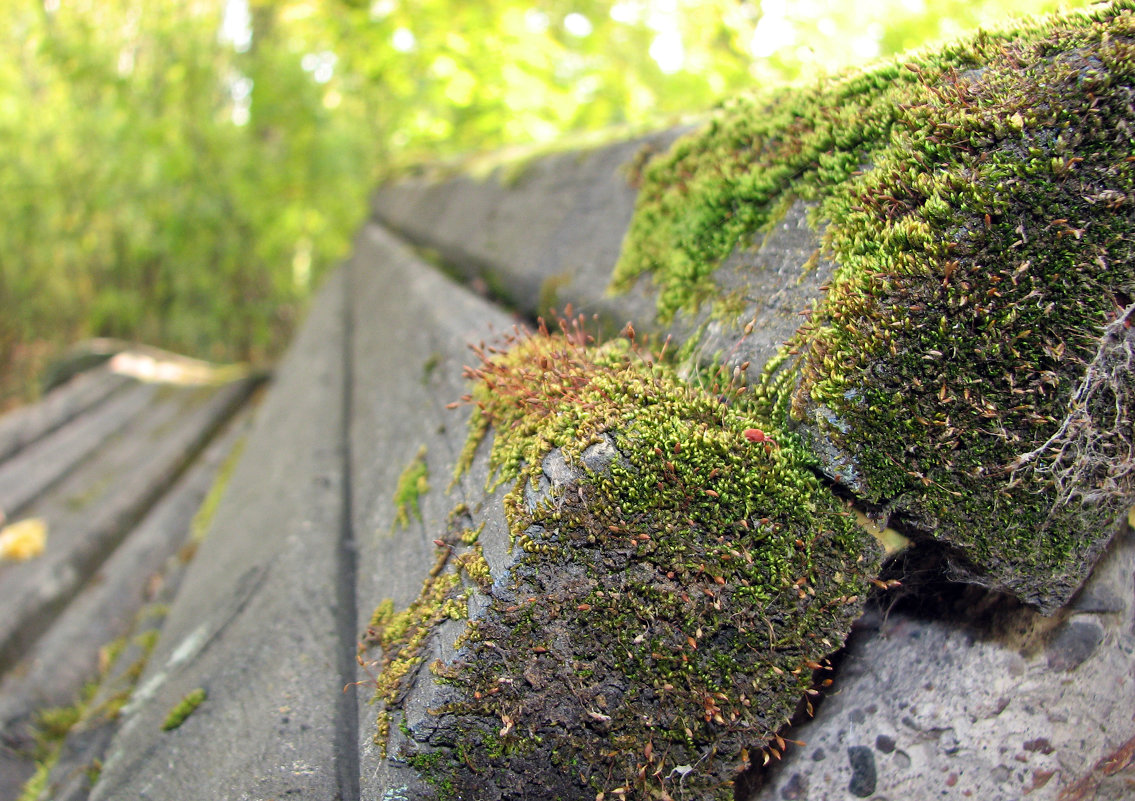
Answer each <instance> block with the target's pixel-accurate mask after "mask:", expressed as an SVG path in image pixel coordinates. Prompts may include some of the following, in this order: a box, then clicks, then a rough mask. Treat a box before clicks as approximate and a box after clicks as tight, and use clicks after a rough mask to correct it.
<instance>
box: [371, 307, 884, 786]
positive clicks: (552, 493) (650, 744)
mask: <svg viewBox="0 0 1135 801" xmlns="http://www.w3.org/2000/svg"><path fill="white" fill-rule="evenodd" d="M511 344H512V347H511V348H510V349H508V350H507V351H505V352H498V353H496V354H485V361H484V363H483V364H482V365H481V367H480V368H478V369H477V370H475V371H474V373H475V376H476V378H477V381H478V383H477V384H476V385H475V388H474V390H473V392H472V393H471V396H470V401H471V402H473V403H474V404H475V411H474V414H473V418H472V422H471V437H470V442H471V447H472V448H475V447H476V446H477V443H478V442H480V441H481V440H482V439H483V438H484V437H485V436H486V435H487V434H488V433H489V432H490V431H491V432H492V434H493V438H492V446H491V452H490V456H489V462H490V464H491V466H492V469H493V470H494V471H496V481H498V482H513V488H512V490H511V492H509V494H508V495H507V496H506V499H505V502H504V503H505V509H506V514H507V516H508V520H509V527H510V530H511V532H512V535H513V538H514V541H515V542H516V544H517V545H518V546H519V547H517V548H515V549H514V551H513V562H512V564H511V566H510V567H509V568H508V575H507V577H505V578H499V577H498V579H497V581H496V582H495V583H494V584H492V585H491V586H490V585H488V584H487V582H484V583H482V584H481V588H480V591H481V592H482V593H484V594H485V603H483V604H479V606H480V608H482V609H483V611H480V612H478V614H477V615H476V616H475V618H474V619H473V620H471V621H470V622H469V624H468V625H467V627H466V631H465V633H464V635H463V636H462V638H461V641H460V648H459V650H458V652H457V656H456V657H455V658H454V659H452V660H450V661H448V662H446V663H445V664H441V663H439V664H437V665H435V668H434V674H435V677H436V679H437V680H438V681H441V682H443V683H445V684H448V685H450V689H451V690H452V691H453V692H454V696H453V699H454V700H452V701H450V702H448V703H446V704H445V705H444V706H443V708H441V709H439V710H436V712H437V713H438V714H440V715H442V716H443V720H444V721H446V723H445V724H444V725H445V726H446V727H447V730H449V731H450V732H451V733H452V736H453V738H454V740H453V745H452V748H449V749H445V750H444V751H443V753H444V754H445V755H446V756H445V759H440V758H438V757H436V756H433V755H432V754H431V755H430V757H429V759H428V764H427V761H425V760H424V759H419V762H421V764H422V765H423V766H425V767H423V770H424V771H425V774H426V777H427V779H428V780H429V781H431V782H433V783H435V784H438V783H444V784H445V786H447V787H451V788H454V790H455V791H456V792H457V793H458V794H464V795H463V797H471V798H476V797H480V796H479V795H478V788H479V787H483V785H484V783H485V782H486V781H487V780H489V779H488V778H487V777H491V781H492V783H493V784H494V786H495V787H496V788H499V789H500V790H501V792H502V797H505V798H513V797H515V798H520V797H528V796H530V795H531V793H532V792H533V791H534V788H533V787H532V786H531V784H530V782H531V777H532V776H540V777H542V778H543V779H546V780H547V782H548V784H547V785H544V786H541V787H540V788H539V792H540V793H542V794H543V795H544V797H549V798H553V797H559V798H586V799H588V801H590V799H592V798H594V797H595V795H596V793H597V792H606V793H617V792H623V793H639V792H641V793H642V794H649V793H654V794H656V795H658V797H666V796H665V795H664V794H665V793H666V792H668V789H667V788H670V790H673V791H674V792H675V793H676V789H675V788H677V787H678V785H679V783H680V784H681V787H682V788H683V790H684V792H686V793H694V794H696V795H697V796H698V797H700V798H710V797H716V798H731V797H732V789H731V779H732V776H733V774H734V772H735V771H736V770H737V769H739V768H741V767H743V766H744V765H745V764H747V760H748V759H749V756H748V754H747V752H746V750H745V749H746V748H754V749H759V748H761V747H762V746H766V745H768V747H770V748H773V749H775V748H776V745H770V744H771V743H774V741H775V737H776V732H777V730H778V729H779V728H781V727H782V726H783V725H784V724H785V723H786V722H787V720H788V718H789V717H790V716H791V714H792V712H793V710H794V709H795V708H796V706H797V704H798V703H799V702H800V699H801V698H802V697H804V696H805V693H806V692H808V691H809V690H810V688H811V687H812V686H813V683H814V680H815V678H814V672H815V671H816V670H818V669H820V668H821V663H822V661H823V659H824V657H825V656H826V655H827V654H829V653H831V652H832V651H834V650H835V649H836V648H838V647H839V646H840V645H841V644H842V642H843V639H844V637H845V636H846V633H847V631H848V629H849V627H850V624H851V622H852V620H854V619H855V617H857V616H858V614H859V613H860V611H861V602H860V598H862V596H863V594H864V591H865V589H866V587H867V584H868V581H869V580H870V579H871V578H872V577H873V576H874V575H875V572H876V570H877V568H878V564H879V559H880V555H881V551H880V550H879V549H878V547H877V546H876V544H875V542H874V540H872V539H871V538H870V536H869V535H867V534H866V533H864V532H863V531H862V529H860V528H859V527H858V526H857V525H856V523H855V521H854V518H853V517H852V516H851V515H850V513H848V512H847V510H846V509H845V508H844V507H843V505H842V504H841V503H840V502H838V501H837V500H835V499H834V498H833V497H832V496H831V495H830V493H828V492H827V491H826V489H825V488H823V487H822V486H821V485H820V483H819V481H818V480H817V478H816V477H815V475H814V473H813V472H812V471H811V470H810V469H809V467H810V464H809V461H808V459H807V457H806V455H805V454H804V453H803V452H802V451H801V450H800V449H799V448H798V447H797V445H796V444H795V441H794V439H793V438H792V437H791V436H790V435H786V434H782V433H780V432H778V431H776V430H775V429H774V428H773V427H771V426H769V425H768V424H767V423H765V422H763V421H761V420H759V419H758V418H755V417H754V416H753V415H752V413H751V410H750V409H749V403H748V401H747V400H746V396H745V395H744V393H741V392H737V391H736V390H734V389H732V388H730V387H716V386H715V387H708V388H701V387H697V386H692V385H690V384H688V383H686V382H683V381H682V380H680V379H679V378H678V377H677V376H676V375H675V373H674V372H673V371H672V369H671V368H669V367H667V366H664V365H663V364H660V363H658V362H657V361H656V360H654V359H652V358H651V357H649V356H648V355H647V354H645V353H644V352H641V351H639V350H636V349H634V348H633V347H631V346H630V345H629V344H628V343H627V342H625V341H620V342H615V343H608V344H607V345H604V346H602V347H597V346H595V345H593V344H590V343H589V342H588V340H587V337H586V336H585V335H584V334H583V332H582V328H581V327H578V326H576V327H565V332H564V333H563V334H557V335H550V334H548V333H547V331H541V332H540V333H539V334H536V335H533V336H526V335H524V336H519V337H518V338H517V339H516V340H515V341H514V342H513V343H511ZM466 570H468V572H469V573H470V574H471V575H473V576H474V578H476V577H477V574H476V573H475V572H474V570H469V569H468V568H466ZM445 575H452V574H445ZM426 586H427V591H424V592H425V594H426V595H428V596H430V597H429V599H428V601H427V603H426V606H427V607H428V608H430V609H432V610H435V611H431V612H429V613H428V614H426V615H423V614H422V613H421V612H414V611H412V610H413V609H414V607H412V609H411V610H408V612H409V614H410V615H411V617H412V618H413V620H414V621H415V623H414V625H416V626H417V625H425V626H429V625H430V621H433V622H434V623H436V622H438V621H439V617H438V615H439V612H438V611H436V610H438V609H439V608H440V607H441V604H442V600H441V597H440V596H439V595H438V593H436V592H435V590H434V589H433V588H435V587H436V586H437V579H431V580H430V581H427V584H426ZM451 586H453V587H455V588H456V584H454V585H451ZM455 591H456V589H455ZM391 625H392V624H391V623H388V622H383V625H382V626H381V627H380V629H381V632H382V633H381V634H379V636H380V637H383V636H387V635H386V632H389V631H391V630H392V629H391ZM421 631H422V629H420V628H419V629H417V630H416V633H415V635H414V636H413V637H411V638H409V639H407V638H406V637H405V635H398V636H399V638H400V640H401V641H402V642H420V641H421V640H420V636H419V635H420V633H421ZM394 667H395V666H394V663H390V668H394ZM385 673H386V671H385V670H384V672H383V675H385ZM383 680H384V679H383V677H382V676H380V682H381V681H383ZM385 697H386V698H390V697H392V696H391V694H390V693H389V692H388V693H387V695H386V696H385ZM431 740H432V741H433V742H438V741H445V740H446V738H445V737H439V736H436V733H435V736H432V737H431ZM549 766H551V767H549ZM520 781H523V782H524V783H525V786H523V787H521V786H519V785H518V784H517V782H520ZM620 788H621V789H620ZM525 793H527V794H528V796H525Z"/></svg>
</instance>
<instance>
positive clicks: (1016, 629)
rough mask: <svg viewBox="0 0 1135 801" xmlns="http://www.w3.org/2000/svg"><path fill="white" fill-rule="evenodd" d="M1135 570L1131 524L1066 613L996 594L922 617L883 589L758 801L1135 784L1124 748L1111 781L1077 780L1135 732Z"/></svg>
mask: <svg viewBox="0 0 1135 801" xmlns="http://www.w3.org/2000/svg"><path fill="white" fill-rule="evenodd" d="M1133 575H1135V533H1132V531H1131V530H1130V529H1128V530H1127V531H1126V532H1125V533H1124V534H1122V535H1121V536H1119V537H1118V538H1117V539H1116V540H1115V541H1114V542H1113V543H1112V546H1111V548H1110V549H1109V551H1108V553H1107V554H1106V555H1105V557H1104V558H1103V560H1101V562H1100V563H1099V564H1098V565H1097V567H1096V570H1095V572H1094V574H1093V576H1092V578H1091V579H1090V581H1089V582H1088V583H1087V584H1086V585H1085V587H1084V588H1083V590H1082V591H1081V592H1080V594H1079V595H1078V596H1077V598H1076V599H1075V600H1074V601H1073V602H1072V604H1071V605H1070V606H1069V608H1067V609H1066V610H1064V611H1063V612H1062V613H1061V614H1060V615H1058V616H1056V617H1054V618H1045V617H1043V616H1041V615H1039V614H1037V613H1036V612H1033V611H1031V610H1028V609H1025V608H1021V607H1019V606H1017V605H1016V604H1014V603H1012V602H1008V601H1007V600H1006V599H1005V598H1004V597H1003V596H1001V597H997V596H989V595H985V594H984V593H981V592H971V593H968V594H966V595H964V596H962V597H961V598H960V599H959V598H956V597H955V603H954V604H952V608H941V609H938V610H934V609H927V610H926V613H924V614H920V615H915V614H912V613H910V612H901V611H896V612H893V613H890V614H888V613H887V612H886V604H887V600H886V599H885V598H884V599H880V603H881V604H882V611H881V612H879V613H876V614H875V615H873V616H868V617H866V618H864V619H863V621H862V624H861V627H860V631H859V633H858V635H857V636H856V637H854V638H853V639H852V642H851V644H850V646H849V648H848V651H847V654H846V657H845V658H844V659H843V660H842V662H841V663H840V664H839V667H838V670H837V671H836V673H835V677H836V684H835V686H834V688H833V690H834V692H832V693H830V694H829V695H828V697H827V698H826V699H825V700H824V702H823V705H822V706H821V707H820V709H819V712H818V714H817V716H816V718H815V719H814V720H812V721H811V722H809V723H806V724H804V725H802V726H799V727H797V728H796V729H795V730H793V731H792V732H790V733H789V734H787V735H786V736H790V737H793V738H794V739H799V740H802V741H804V742H805V743H806V745H805V746H802V747H794V748H790V749H789V751H788V753H787V754H786V756H785V758H784V761H783V762H782V763H781V764H778V765H775V767H774V769H773V770H771V771H770V772H769V775H768V781H767V783H766V784H765V786H764V787H763V789H762V790H760V791H759V792H757V793H754V795H753V796H752V799H751V801H773V800H774V799H777V800H778V801H779V799H795V800H796V801H844V799H847V801H852V800H853V799H857V798H874V799H884V798H886V799H903V798H908V799H923V798H974V799H983V801H1014V800H1015V799H1020V798H1029V799H1036V800H1037V801H1047V800H1048V799H1058V798H1059V799H1062V801H1072V799H1090V798H1098V799H1100V800H1101V801H1102V799H1105V798H1112V799H1119V798H1131V797H1135V766H1131V765H1130V764H1128V766H1127V767H1123V765H1122V763H1120V762H1117V764H1116V765H1115V767H1116V768H1122V770H1121V771H1115V772H1113V773H1112V774H1111V775H1110V776H1107V777H1103V776H1101V777H1100V778H1101V779H1103V778H1107V780H1108V785H1109V786H1110V787H1111V788H1112V789H1111V790H1107V791H1106V792H1101V793H1100V794H1099V795H1093V794H1092V793H1091V792H1087V793H1085V794H1084V795H1076V794H1074V793H1073V785H1075V784H1076V783H1077V782H1078V781H1080V780H1081V779H1082V778H1083V777H1085V776H1088V775H1089V774H1091V772H1092V768H1093V766H1094V765H1095V764H1096V763H1097V762H1098V761H1100V760H1102V759H1105V758H1107V757H1108V756H1109V755H1112V754H1113V752H1115V751H1117V750H1118V749H1120V747H1121V746H1123V745H1124V744H1125V743H1127V742H1128V741H1129V740H1131V738H1132V737H1133V736H1135V585H1133V582H1132V576H1133ZM935 611H937V612H940V613H942V615H941V617H936V616H935V615H933V614H930V613H932V612H935ZM1127 759H1128V760H1130V754H1128V756H1127Z"/></svg>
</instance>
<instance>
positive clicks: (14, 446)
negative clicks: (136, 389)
mask: <svg viewBox="0 0 1135 801" xmlns="http://www.w3.org/2000/svg"><path fill="white" fill-rule="evenodd" d="M129 383H130V380H129V379H128V378H126V377H125V376H121V375H116V374H115V373H113V372H111V371H110V370H108V369H107V368H106V367H97V368H95V369H93V370H89V371H87V372H85V373H80V374H79V375H77V376H75V377H74V378H73V379H71V380H70V381H68V382H67V383H66V384H64V385H63V386H60V387H57V388H56V389H54V390H52V391H51V392H49V393H47V395H45V396H44V397H43V398H42V399H40V401H39V402H38V403H33V404H31V405H28V406H22V407H20V408H18V409H14V410H12V411H11V412H9V413H7V414H5V415H4V416H3V417H0V462H2V461H4V460H6V459H8V458H10V457H11V456H12V455H13V454H14V453H16V451H18V450H20V449H21V448H23V447H25V446H27V445H28V444H30V443H32V442H35V441H36V440H38V439H40V438H41V437H43V436H45V435H47V434H49V433H51V432H52V431H54V430H55V429H57V428H59V427H60V426H62V425H63V424H65V423H67V422H69V421H70V420H72V419H73V418H75V417H77V416H78V415H80V414H82V413H83V412H85V411H87V410H88V409H90V408H92V407H94V406H97V405H98V404H99V403H101V402H102V401H104V400H106V398H108V397H109V396H110V395H112V394H114V393H115V392H116V391H118V390H119V389H121V388H123V387H124V386H126V385H127V384H129Z"/></svg>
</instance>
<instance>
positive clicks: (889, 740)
mask: <svg viewBox="0 0 1135 801" xmlns="http://www.w3.org/2000/svg"><path fill="white" fill-rule="evenodd" d="M875 747H876V748H878V749H879V750H880V751H882V752H883V753H884V754H889V753H891V752H892V751H894V750H895V738H894V737H891V736H889V735H886V734H880V735H879V736H878V737H876V738H875Z"/></svg>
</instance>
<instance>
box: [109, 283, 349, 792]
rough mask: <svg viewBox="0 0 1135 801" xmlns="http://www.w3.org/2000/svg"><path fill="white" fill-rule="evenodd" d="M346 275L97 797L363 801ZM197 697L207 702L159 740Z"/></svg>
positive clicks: (193, 584)
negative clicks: (346, 661) (347, 494)
mask: <svg viewBox="0 0 1135 801" xmlns="http://www.w3.org/2000/svg"><path fill="white" fill-rule="evenodd" d="M345 278H346V276H345V274H344V273H338V274H337V275H335V276H333V277H332V278H331V279H330V280H329V281H328V282H327V284H326V285H325V287H324V288H323V290H322V292H321V294H320V296H319V297H318V299H317V300H316V302H315V305H314V307H313V310H312V312H311V316H310V319H309V321H308V324H307V326H306V327H305V328H304V330H303V332H302V333H301V334H300V335H299V337H298V339H297V340H296V342H295V343H294V345H293V346H292V348H291V350H290V352H289V355H288V357H287V358H286V360H285V361H284V363H283V364H282V365H281V367H280V370H279V373H278V376H277V379H276V382H275V384H274V385H273V387H272V391H271V392H270V393H269V394H268V397H267V400H266V401H265V403H264V405H263V407H262V408H261V409H260V413H259V415H258V417H257V421H256V425H255V428H254V430H253V431H252V433H251V434H250V435H249V439H248V444H247V446H246V447H245V450H244V455H243V457H242V459H241V462H240V464H239V466H238V467H237V468H236V470H235V472H234V474H233V476H232V479H231V480H230V483H229V486H228V489H227V491H226V493H225V497H224V499H223V500H222V502H221V505H220V507H219V508H218V510H217V513H216V517H215V518H214V522H213V525H212V527H211V529H210V531H209V533H208V535H207V536H206V538H205V540H204V542H203V543H202V544H201V546H200V548H199V549H198V552H197V556H196V558H195V559H194V561H193V563H192V564H191V566H190V569H189V571H188V572H187V574H186V576H185V579H184V582H183V584H182V587H181V591H180V592H179V593H178V596H177V599H176V601H175V602H174V604H173V606H172V608H171V610H170V613H169V617H168V618H167V620H166V623H165V626H164V627H163V629H162V636H161V639H160V641H159V643H158V645H157V647H156V649H155V650H154V652H153V654H152V656H151V658H150V660H149V663H148V666H147V669H146V671H145V673H144V674H143V676H142V677H141V680H140V683H139V684H138V687H137V689H136V690H135V693H134V695H133V698H132V700H131V702H130V704H129V705H128V706H127V707H126V708H125V709H124V710H123V712H122V717H121V729H120V730H119V732H118V734H117V735H116V737H115V740H114V742H113V743H112V745H111V747H110V749H109V751H108V752H107V757H106V759H105V762H104V768H103V772H102V776H101V778H100V780H99V782H98V783H97V784H96V785H95V787H94V789H93V792H92V796H91V797H92V798H94V799H119V798H166V799H174V798H232V799H237V798H242V797H247V798H272V797H285V796H289V795H291V796H298V797H304V798H336V797H350V796H351V795H352V794H351V793H350V792H349V785H350V782H349V781H347V785H348V787H344V781H345V779H344V777H345V776H346V777H349V776H353V775H355V763H354V761H353V760H352V759H351V758H350V753H349V752H348V753H343V752H342V749H343V747H344V745H345V744H346V740H347V735H346V732H345V730H344V729H343V726H344V723H343V720H342V713H341V710H342V707H343V701H342V698H343V695H342V687H343V684H344V682H343V679H342V670H341V664H340V663H341V660H340V656H339V655H340V654H341V653H342V651H343V649H344V648H349V645H348V644H347V643H345V642H344V638H343V636H342V632H341V630H342V628H343V625H342V615H343V612H342V611H341V610H339V609H337V607H338V605H339V603H340V599H339V597H338V592H337V587H338V586H339V584H340V582H341V579H342V572H343V571H342V566H341V558H340V548H341V535H342V532H343V530H344V522H345V521H344V517H343V480H344V469H343V453H342V445H343V432H344V420H343V413H344V387H345V379H344V370H345V364H344V359H343V355H344V352H345V351H344V348H345V336H346V318H345V315H344V314H343V313H342V312H343V309H344V302H345V286H344V281H345ZM349 614H350V615H351V618H352V620H351V622H350V625H351V626H352V627H353V616H354V612H353V610H349ZM199 687H200V688H204V689H205V690H206V692H207V693H208V699H207V700H206V701H205V702H204V703H203V704H202V705H201V706H200V707H199V708H198V709H197V710H196V711H195V712H194V713H193V714H192V715H191V716H190V717H189V718H188V719H187V720H186V721H185V722H184V723H183V724H182V725H181V726H180V727H179V728H177V729H175V730H173V731H168V732H166V731H162V728H161V727H162V722H163V721H164V720H165V718H166V715H167V713H168V712H169V710H170V709H171V708H173V707H174V706H175V705H176V704H177V703H178V702H179V701H180V700H181V699H182V698H183V697H184V696H185V695H186V694H187V693H189V692H191V691H193V690H195V689H197V688H199ZM351 745H352V749H351V750H352V751H353V742H352V743H351Z"/></svg>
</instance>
